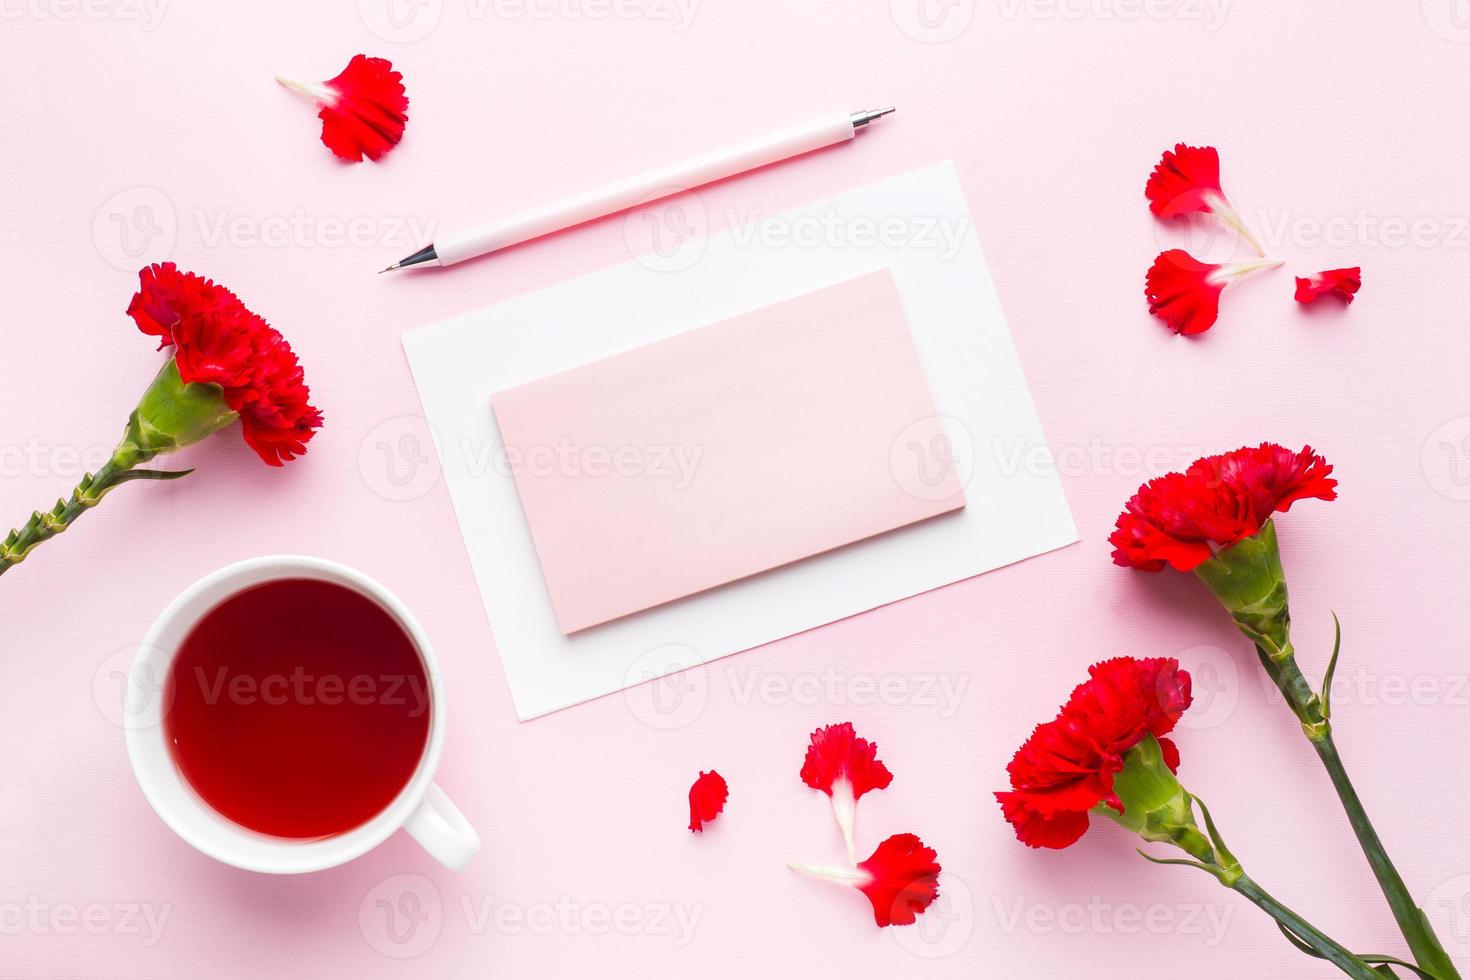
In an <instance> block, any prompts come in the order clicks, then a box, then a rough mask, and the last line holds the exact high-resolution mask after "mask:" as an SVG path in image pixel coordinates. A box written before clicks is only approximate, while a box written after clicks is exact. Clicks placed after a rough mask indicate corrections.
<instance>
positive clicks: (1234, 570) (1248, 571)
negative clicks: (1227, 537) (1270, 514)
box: [1194, 521, 1291, 656]
mask: <svg viewBox="0 0 1470 980" xmlns="http://www.w3.org/2000/svg"><path fill="white" fill-rule="evenodd" d="M1194 573H1195V574H1196V575H1198V576H1199V577H1200V580H1201V581H1203V582H1204V583H1205V585H1206V586H1207V587H1208V588H1209V590H1210V592H1212V593H1213V594H1214V596H1215V598H1216V599H1219V600H1220V604H1221V605H1223V606H1224V607H1225V608H1226V609H1228V610H1229V611H1230V615H1231V616H1232V617H1233V618H1234V619H1235V624H1236V625H1237V626H1239V627H1240V631H1241V632H1242V633H1244V634H1245V635H1246V636H1248V637H1250V638H1251V640H1252V641H1254V642H1255V643H1256V644H1257V645H1265V646H1266V647H1267V648H1268V649H1270V650H1272V651H1274V652H1275V654H1276V655H1277V656H1281V655H1285V654H1287V653H1289V652H1290V650H1291V610H1290V608H1289V607H1288V605H1287V599H1286V573H1285V572H1284V571H1283V570H1282V568H1281V549H1280V547H1279V546H1278V545H1277V543H1276V523H1275V522H1274V521H1267V522H1266V523H1265V524H1264V525H1262V526H1261V530H1260V531H1258V532H1257V533H1256V534H1255V535H1254V536H1253V537H1249V538H1246V539H1244V540H1243V541H1240V542H1238V543H1236V544H1234V545H1232V546H1231V547H1229V548H1226V549H1224V550H1223V551H1220V552H1219V553H1217V554H1216V555H1215V556H1214V557H1213V558H1210V559H1208V560H1207V561H1205V562H1204V563H1203V564H1201V565H1200V566H1199V567H1198V568H1196V569H1195V570H1194Z"/></svg>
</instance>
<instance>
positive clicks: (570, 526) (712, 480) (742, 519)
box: [491, 269, 965, 633]
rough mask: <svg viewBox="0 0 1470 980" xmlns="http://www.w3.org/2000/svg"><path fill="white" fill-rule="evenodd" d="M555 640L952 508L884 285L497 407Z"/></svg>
mask: <svg viewBox="0 0 1470 980" xmlns="http://www.w3.org/2000/svg"><path fill="white" fill-rule="evenodd" d="M491 404H492V406H493V409H494V412H495V418H496V422H497V424H498V425H499V428H500V434H501V437H502V439H503V440H504V444H505V448H506V454H507V456H506V458H507V460H508V461H509V463H510V465H511V467H512V470H513V472H514V473H515V480H516V488H517V490H518V492H519V493H520V498H521V505H522V507H523V508H524V510H525V513H526V518H527V520H528V521H529V523H530V526H531V533H532V536H533V537H534V539H535V543H536V552H537V555H538V557H539V558H540V561H541V571H542V574H543V575H544V576H545V578H546V585H547V588H548V589H549V590H550V593H551V600H552V604H553V606H554V607H555V609H556V615H557V620H558V621H559V622H560V624H561V626H562V629H563V631H564V632H567V633H573V632H576V631H577V630H581V629H586V628H588V627H590V626H596V625H598V624H600V623H605V622H607V621H609V620H612V619H617V618H619V617H621V616H625V615H628V614H630V613H634V612H638V611H640V610H643V609H648V608H650V607H652V606H656V605H660V604H662V603H665V602H670V601H672V600H675V599H679V598H682V597H684V596H687V595H692V594H694V593H696V592H701V591H703V590H705V589H709V588H713V587H715V586H718V585H723V584H725V583H727V582H732V581H735V580H737V579H741V578H744V577H746V576H748V575H754V574H756V573H758V572H762V571H765V570H767V569H770V568H775V567H777V566H779V565H784V564H786V563H788V562H792V561H797V560H799V559H801V558H806V557H808V556H811V555H815V554H820V553H821V552H824V551H828V550H830V549H832V548H836V547H840V546H841V545H845V544H851V543H852V542H854V541H860V540H862V539H864V538H868V537H871V536H873V535H875V534H881V533H883V532H885V531H891V530H893V529H895V528H900V527H903V526H904V525H906V524H912V523H914V522H915V521H921V520H924V519H926V518H929V517H934V516H937V515H939V514H943V513H947V512H950V511H953V510H957V509H959V508H961V507H963V506H964V505H965V498H964V493H963V491H962V489H961V487H960V483H959V479H958V477H957V476H956V474H955V471H954V469H953V467H949V468H945V469H944V471H943V479H942V481H941V482H940V483H939V484H938V485H936V486H935V487H933V488H926V491H928V492H925V493H924V494H923V495H922V496H921V495H918V494H915V493H913V492H910V490H909V489H906V487H905V485H904V483H903V482H901V481H900V480H899V479H897V478H896V477H895V473H894V469H893V465H892V463H891V459H892V457H893V454H894V453H895V452H899V453H902V452H903V447H904V445H906V444H908V443H909V442H918V443H919V444H922V445H928V444H929V443H930V441H931V440H934V439H941V438H943V430H942V427H941V423H940V421H939V419H938V417H937V414H936V412H935V408H934V399H933V396H932V395H931V394H930V391H929V386H928V383H927V382H926V381H925V379H924V373H923V369H922V366H921V365H920V363H919V357H918V353H917V351H916V350H915V349H914V342H913V337H912V336H911V335H910V333H909V328H908V322H907V320H906V319H905V318H904V313H903V306H902V303H901V301H900V299H899V295H898V290H897V288H896V287H895V285H894V282H893V276H892V274H891V273H889V272H888V271H887V270H886V269H885V270H881V271H878V272H873V273H869V274H867V275H864V276H860V277H858V278H856V279H852V280H849V281H847V282H843V283H839V284H837V285H834V286H829V287H827V288H825V289H819V290H816V291H814V292H811V293H807V294H805V295H803V296H798V297H795V298H793V299H790V300H786V301H785V302H782V303H776V304H773V305H771V306H768V307H765V308H763V309H760V310H755V311H752V312H750V313H746V314H743V315H741V316H737V317H732V318H730V319H728V320H723V321H721V322H719V323H714V324H710V325H707V326H703V327H698V328H696V329H693V330H690V331H688V332H686V333H683V334H679V335H677V336H674V337H670V338H668V339H666V340H662V341H659V342H658V343H654V344H649V345H647V346H645V347H641V348H638V349H636V350H631V351H626V352H624V353H622V354H618V355H615V356H613V357H609V358H605V359H604V360H601V361H597V362H595V363H593V364H587V365H583V366H582V367H578V368H573V369H572V370H570V371H563V372H560V373H558V374H555V375H551V376H550V377H546V378H542V379H540V380H538V381H534V382H531V383H529V384H525V385H521V386H519V387H516V388H512V389H509V390H507V391H502V392H498V393H496V394H495V395H494V396H493V397H492V399H491Z"/></svg>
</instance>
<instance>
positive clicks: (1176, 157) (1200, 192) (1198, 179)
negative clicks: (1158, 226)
mask: <svg viewBox="0 0 1470 980" xmlns="http://www.w3.org/2000/svg"><path fill="white" fill-rule="evenodd" d="M1143 193H1144V196H1145V197H1147V198H1148V206H1149V210H1150V211H1152V212H1153V213H1154V214H1155V215H1156V216H1158V217H1160V218H1177V217H1179V216H1180V215H1185V214H1194V213H1204V214H1213V215H1215V216H1216V217H1218V218H1219V219H1220V220H1221V221H1223V222H1225V224H1226V225H1228V226H1229V227H1231V228H1233V229H1235V231H1236V232H1237V233H1238V234H1239V235H1240V236H1241V237H1243V238H1244V239H1245V240H1246V241H1247V242H1249V243H1250V246H1251V248H1253V249H1255V251H1256V254H1257V255H1264V254H1265V252H1264V251H1263V250H1262V249H1261V243H1260V242H1259V241H1257V240H1256V236H1255V235H1254V234H1252V233H1251V230H1250V229H1249V228H1248V227H1246V225H1245V222H1243V221H1241V220H1240V216H1239V215H1238V214H1237V213H1236V211H1235V206H1234V205H1232V204H1231V203H1230V200H1229V198H1227V197H1226V196H1225V192H1224V191H1223V190H1222V189H1221V188H1220V154H1219V152H1218V151H1217V150H1216V149H1215V148H1214V147H1213V146H1185V145H1184V144H1183V143H1177V144H1175V146H1174V149H1173V150H1172V151H1170V150H1165V151H1164V155H1163V157H1162V158H1161V159H1160V160H1159V162H1158V164H1157V165H1156V166H1155V167H1154V170H1153V173H1151V174H1150V175H1149V178H1148V183H1147V184H1145V185H1144V188H1143Z"/></svg>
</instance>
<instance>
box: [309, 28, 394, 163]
mask: <svg viewBox="0 0 1470 980" xmlns="http://www.w3.org/2000/svg"><path fill="white" fill-rule="evenodd" d="M326 87H327V88H328V89H330V90H331V91H332V92H334V93H335V94H336V99H335V100H334V101H333V102H329V103H327V104H326V105H323V106H322V111H321V113H320V114H319V115H320V116H321V120H322V142H323V143H325V144H326V145H327V146H328V147H329V148H330V149H331V151H332V152H333V153H335V154H337V156H339V157H341V158H343V159H344V160H354V161H360V160H361V159H362V158H363V157H364V156H367V157H368V158H369V159H370V160H377V159H378V158H379V157H381V156H382V155H383V154H384V153H387V152H388V151H389V150H391V149H392V148H393V147H395V146H397V145H398V141H399V140H401V139H403V128H404V126H405V125H406V124H407V123H408V96H407V95H405V94H404V90H403V75H402V74H401V73H400V72H396V71H394V70H393V63H392V62H390V61H389V60H388V59H386V58H369V57H367V56H366V55H361V54H358V55H353V57H352V60H351V61H349V62H348V63H347V67H346V68H344V69H342V73H341V74H340V75H338V76H337V77H336V78H333V79H329V80H328V81H327V82H326Z"/></svg>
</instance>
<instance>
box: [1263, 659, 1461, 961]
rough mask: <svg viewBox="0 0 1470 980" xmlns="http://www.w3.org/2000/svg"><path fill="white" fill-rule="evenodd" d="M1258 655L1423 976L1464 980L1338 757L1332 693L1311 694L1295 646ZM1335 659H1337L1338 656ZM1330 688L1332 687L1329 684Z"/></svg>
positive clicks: (1309, 685)
mask: <svg viewBox="0 0 1470 980" xmlns="http://www.w3.org/2000/svg"><path fill="white" fill-rule="evenodd" d="M1256 652H1257V653H1258V654H1259V655H1260V657H1261V663H1262V664H1263V665H1265V666H1266V672H1267V673H1268V674H1270V675H1271V679H1272V680H1273V681H1275V682H1276V686H1277V688H1278V689H1279V690H1280V691H1281V693H1282V695H1283V696H1285V698H1286V700H1287V704H1288V705H1290V707H1291V710H1292V711H1293V712H1294V713H1295V714H1296V716H1297V717H1298V718H1299V719H1301V722H1302V732H1303V733H1304V734H1305V735H1306V736H1307V741H1308V742H1310V743H1311V745H1312V748H1313V749H1315V750H1316V752H1317V756H1318V758H1320V759H1321V760H1322V765H1323V767H1325V768H1326V770H1327V775H1328V777H1329V778H1331V780H1332V788H1333V789H1334V790H1336V791H1337V798H1338V799H1339V800H1340V801H1341V802H1342V808H1343V809H1344V810H1345V811H1347V816H1348V823H1350V824H1351V825H1352V828H1353V833H1354V834H1356V835H1357V838H1358V844H1359V846H1360V847H1362V849H1363V854H1364V855H1365V856H1366V857H1367V858H1368V865H1369V866H1370V867H1371V868H1372V869H1373V877H1374V878H1376V879H1378V887H1379V889H1380V890H1382V892H1383V897H1384V898H1386V899H1387V900H1388V907H1389V909H1390V910H1391V911H1392V912H1393V918H1394V921H1395V922H1396V923H1398V927H1399V931H1400V932H1401V933H1403V936H1404V939H1405V941H1406V942H1408V944H1409V950H1410V951H1411V952H1412V953H1413V954H1414V962H1415V963H1417V964H1418V965H1419V966H1420V967H1422V968H1423V969H1424V970H1426V971H1428V972H1429V973H1432V974H1434V975H1435V976H1437V977H1439V978H1440V980H1460V972H1459V970H1457V969H1456V968H1455V964H1454V963H1452V962H1451V961H1450V958H1449V954H1447V953H1446V952H1445V951H1444V946H1442V945H1441V944H1440V941H1439V937H1438V936H1437V935H1435V932H1434V927H1433V926H1432V925H1431V924H1430V922H1429V919H1428V917H1427V916H1425V914H1424V912H1423V911H1422V910H1421V909H1420V908H1419V906H1418V905H1417V904H1415V902H1414V898H1413V896H1412V895H1410V894H1409V886H1408V885H1406V884H1404V879H1403V876H1402V875H1400V874H1399V872H1398V868H1396V867H1394V864H1393V861H1392V860H1391V859H1390V858H1389V856H1388V852H1387V851H1386V850H1385V849H1384V847H1383V840H1382V839H1381V838H1380V837H1379V836H1378V832H1377V831H1376V830H1374V829H1373V823H1372V822H1371V821H1370V820H1369V819H1368V813H1367V811H1366V810H1364V809H1363V801H1362V799H1360V798H1359V796H1358V791H1357V790H1356V789H1354V788H1353V783H1352V780H1351V779H1349V778H1348V774H1347V769H1346V768H1345V767H1344V766H1343V764H1342V756H1341V755H1339V754H1338V751H1337V743H1336V742H1335V741H1333V738H1332V722H1331V709H1330V707H1329V705H1330V703H1331V702H1330V701H1328V700H1327V698H1330V697H1331V693H1330V690H1328V689H1326V687H1325V686H1324V690H1323V696H1322V697H1319V696H1318V695H1317V694H1316V693H1315V692H1313V690H1312V685H1311V684H1309V683H1308V682H1307V679H1306V677H1304V676H1303V675H1302V671H1301V668H1300V667H1298V666H1297V662H1296V657H1294V656H1293V655H1292V652H1291V644H1290V642H1289V641H1288V642H1287V644H1286V649H1285V651H1281V650H1273V649H1271V648H1269V647H1267V646H1263V645H1259V644H1258V645H1257V647H1256ZM1334 659H1335V655H1334ZM1328 683H1329V684H1330V683H1331V680H1330V678H1329V680H1328Z"/></svg>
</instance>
